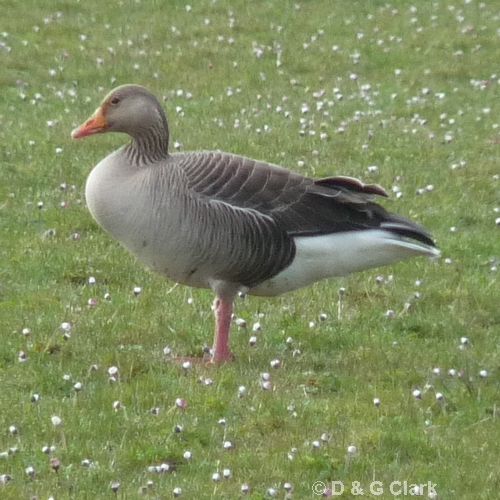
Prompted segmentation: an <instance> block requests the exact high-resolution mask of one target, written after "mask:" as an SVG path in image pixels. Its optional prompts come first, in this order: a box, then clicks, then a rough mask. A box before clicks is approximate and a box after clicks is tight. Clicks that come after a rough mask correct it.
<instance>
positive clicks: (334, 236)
mask: <svg viewBox="0 0 500 500" xmlns="http://www.w3.org/2000/svg"><path fill="white" fill-rule="evenodd" d="M104 132H123V133H125V134H128V135H129V136H130V137H131V141H130V143H129V144H127V145H126V146H123V147H121V148H120V149H118V150H117V151H114V152H113V153H111V154H110V155H109V156H107V157H106V158H104V159H103V160H101V161H100V162H99V163H98V164H97V165H96V166H95V167H94V169H93V170H92V172H91V173H90V175H89V177H88V179H87V183H86V188H85V196H86V200H87V205H88V208H89V210H90V212H91V214H92V216H93V217H94V219H95V220H96V221H97V223H98V224H99V225H100V226H102V228H103V229H104V230H105V231H107V232H108V233H109V234H110V235H111V236H113V237H114V238H116V239H117V240H118V241H120V242H121V243H122V244H123V245H124V246H125V247H126V248H127V249H128V250H130V252H132V253H133V254H134V255H135V256H136V257H137V258H138V260H140V261H142V262H143V263H144V264H146V265H147V266H149V267H150V268H151V269H153V270H154V271H156V272H158V273H160V274H162V275H164V276H166V277H167V278H170V279H171V280H174V281H176V282H178V283H182V284H184V285H189V286H193V287H200V288H211V289H213V290H214V291H215V294H216V299H215V308H214V309H215V338H214V345H213V349H212V351H211V352H212V358H211V359H212V361H213V362H221V361H226V360H229V359H231V358H232V354H231V351H230V350H229V345H228V340H229V328H230V323H231V318H232V313H233V301H234V298H235V296H236V295H237V294H238V293H239V292H244V293H249V294H253V295H260V296H274V295H279V294H282V293H284V292H288V291H290V290H294V289H296V288H299V287H303V286H306V285H308V284H311V283H313V282H315V281H318V280H322V279H324V278H328V277H331V276H340V275H345V274H349V273H352V272H355V271H360V270H363V269H368V268H373V267H378V266H384V265H388V264H392V263H395V262H398V261H401V260H404V259H407V258H410V257H414V256H418V255H427V256H430V257H435V256H437V255H439V251H438V250H437V248H436V247H435V244H434V241H433V240H432V238H431V235H430V233H429V232H428V231H427V230H426V229H424V228H423V227H422V226H420V225H419V224H417V223H415V222H412V221H410V220H408V219H406V218H405V217H402V216H399V215H395V214H392V213H390V212H388V211H387V210H385V209H384V208H383V207H382V206H380V205H378V204H377V203H375V202H374V201H372V200H373V197H374V195H380V196H387V193H386V192H385V191H384V190H383V189H382V188H381V187H380V186H378V185H367V184H363V183H362V182H361V181H359V180H357V179H353V178H350V177H330V178H325V179H318V180H315V179H312V178H308V177H304V176H302V175H299V174H297V173H293V172H290V171H289V170H287V169H285V168H283V167H280V166H277V165H273V164H270V163H266V162H263V161H256V160H252V159H250V158H246V157H243V156H238V155H234V154H229V153H223V152H219V151H192V152H185V153H170V152H169V130H168V124H167V119H166V117H165V113H164V111H163V108H162V106H161V104H160V102H159V101H158V99H157V98H156V97H155V96H154V95H153V94H151V93H150V92H149V91H148V90H147V89H145V88H144V87H141V86H138V85H123V86H121V87H118V88H116V89H115V90H113V91H112V92H110V93H109V94H108V95H107V96H106V97H105V99H104V100H103V102H102V103H101V105H100V106H99V107H98V108H97V110H96V111H95V112H94V114H93V115H92V116H91V117H90V118H89V119H88V120H87V121H86V122H85V123H83V124H82V125H80V126H79V127H78V128H76V129H75V130H73V132H72V137H73V138H75V139H78V138H81V137H86V136H89V135H93V134H99V133H104Z"/></svg>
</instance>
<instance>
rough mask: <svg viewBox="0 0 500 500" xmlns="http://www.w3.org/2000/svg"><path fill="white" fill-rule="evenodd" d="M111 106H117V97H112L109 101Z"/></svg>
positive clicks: (118, 100) (118, 99)
mask: <svg viewBox="0 0 500 500" xmlns="http://www.w3.org/2000/svg"><path fill="white" fill-rule="evenodd" d="M109 102H110V103H111V104H118V103H119V102H120V98H119V97H113V99H111V101H109Z"/></svg>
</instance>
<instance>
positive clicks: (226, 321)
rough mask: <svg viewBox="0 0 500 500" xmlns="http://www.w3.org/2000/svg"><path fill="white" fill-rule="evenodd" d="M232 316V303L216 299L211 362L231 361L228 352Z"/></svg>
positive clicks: (230, 354)
mask: <svg viewBox="0 0 500 500" xmlns="http://www.w3.org/2000/svg"><path fill="white" fill-rule="evenodd" d="M232 315H233V301H232V300H231V301H225V300H224V299H221V298H219V297H217V298H216V299H215V337H214V346H213V351H214V355H213V358H212V362H214V363H220V362H221V361H229V360H231V359H233V355H232V353H231V351H230V350H229V328H230V327H231V317H232Z"/></svg>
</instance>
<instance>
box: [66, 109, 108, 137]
mask: <svg viewBox="0 0 500 500" xmlns="http://www.w3.org/2000/svg"><path fill="white" fill-rule="evenodd" d="M107 128H108V124H107V123H106V118H105V117H104V113H103V111H102V107H99V108H97V109H96V110H95V112H94V114H93V115H92V116H91V117H90V118H89V119H88V120H87V121H86V122H85V123H82V124H81V125H80V126H79V127H77V128H75V130H73V132H71V137H73V139H80V137H87V136H88V135H94V134H102V133H103V132H106V130H107Z"/></svg>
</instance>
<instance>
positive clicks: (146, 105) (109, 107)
mask: <svg viewBox="0 0 500 500" xmlns="http://www.w3.org/2000/svg"><path fill="white" fill-rule="evenodd" d="M105 132H123V133H125V134H128V135H130V136H131V137H132V138H134V139H140V138H141V137H145V136H148V135H149V136H150V135H158V134H163V135H164V136H166V137H167V138H168V125H167V120H166V118H165V113H164V112H163V108H162V107H161V105H160V103H159V101H158V99H157V98H156V97H155V96H154V95H153V94H151V93H150V92H149V91H148V90H147V89H145V88H144V87H141V86H140V85H122V86H121V87H117V88H116V89H114V90H113V91H111V92H110V93H109V94H108V95H107V96H106V97H105V98H104V100H103V101H102V103H101V104H100V106H99V107H98V108H97V109H96V110H95V112H94V113H93V115H92V116H91V117H90V118H89V119H88V120H87V121H85V122H84V123H83V124H82V125H80V126H79V127H77V128H76V129H74V130H73V132H72V133H71V136H72V137H73V138H74V139H79V138H81V137H87V136H89V135H94V134H102V133H105Z"/></svg>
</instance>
